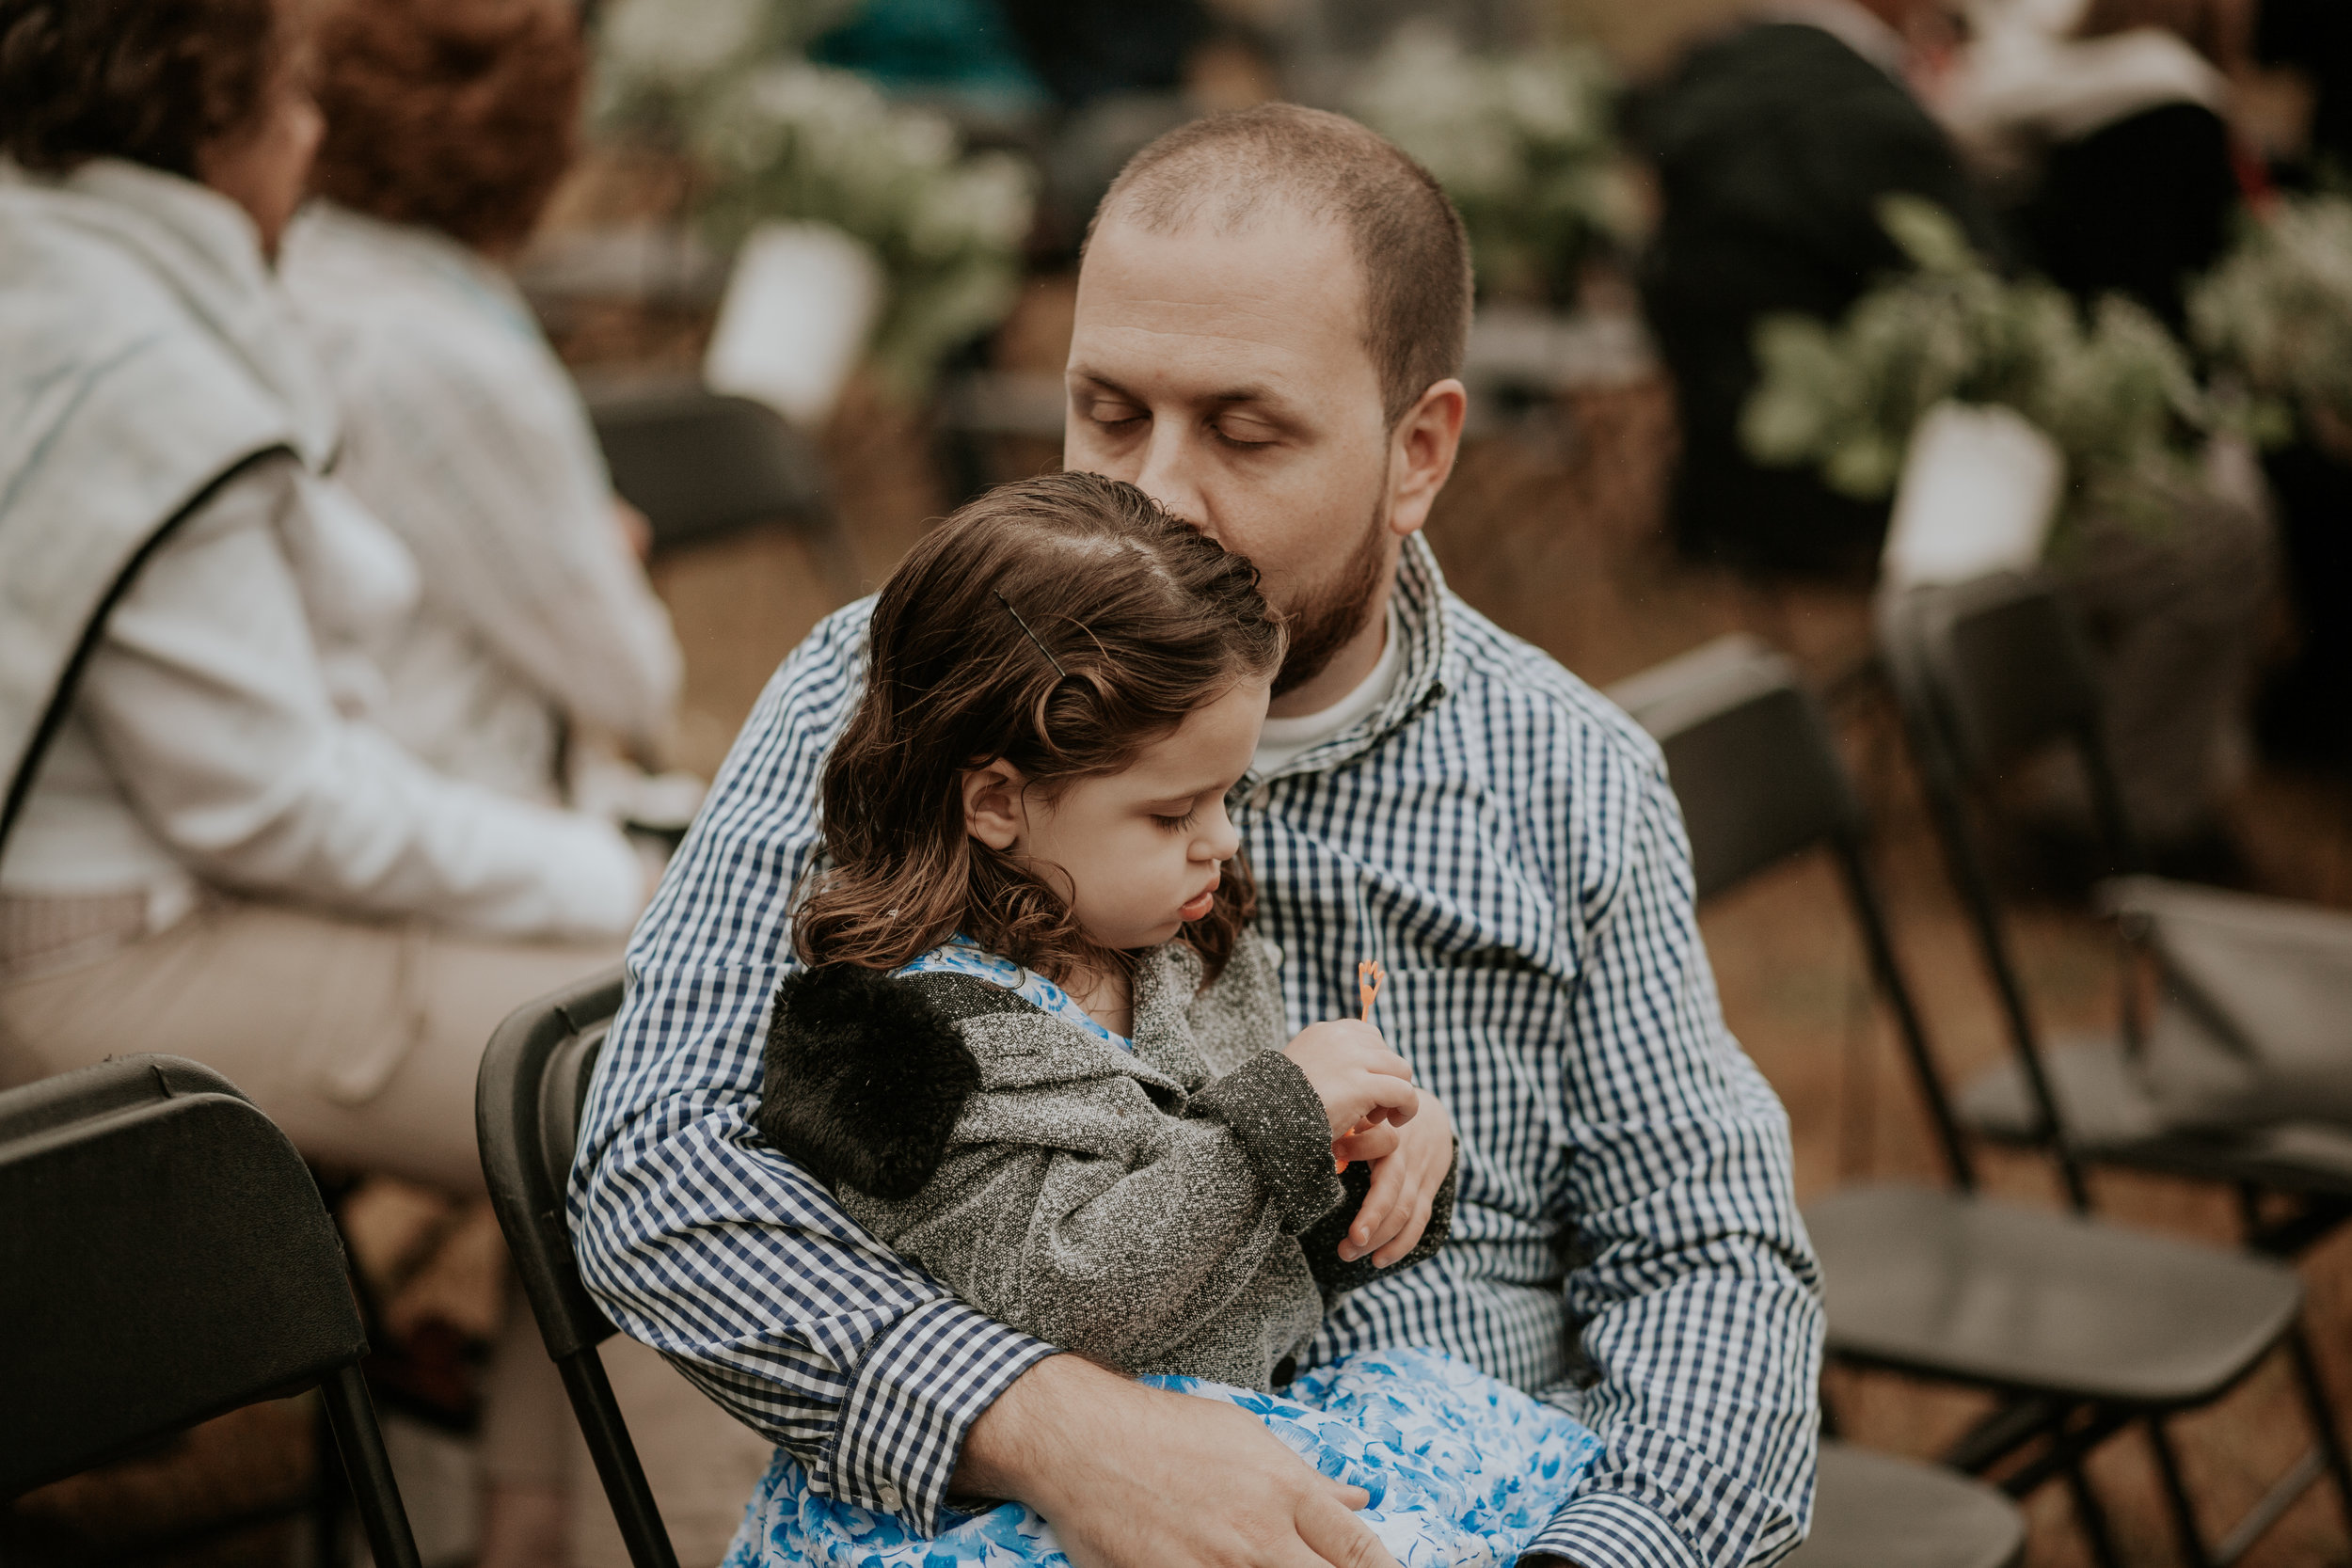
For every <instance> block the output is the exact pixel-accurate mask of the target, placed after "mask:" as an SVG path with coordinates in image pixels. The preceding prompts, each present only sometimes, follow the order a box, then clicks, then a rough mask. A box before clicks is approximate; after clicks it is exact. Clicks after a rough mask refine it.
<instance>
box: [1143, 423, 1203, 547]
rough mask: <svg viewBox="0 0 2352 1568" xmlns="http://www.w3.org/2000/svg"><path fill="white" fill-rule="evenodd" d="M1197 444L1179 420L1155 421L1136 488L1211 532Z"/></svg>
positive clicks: (1188, 520) (1171, 510)
mask: <svg viewBox="0 0 2352 1568" xmlns="http://www.w3.org/2000/svg"><path fill="white" fill-rule="evenodd" d="M1199 467H1200V442H1199V440H1198V439H1197V438H1196V436H1195V434H1194V433H1193V432H1192V431H1191V430H1189V429H1187V428H1186V427H1185V425H1184V421H1183V420H1170V419H1156V420H1152V437H1151V440H1150V442H1149V443H1148V444H1147V445H1146V446H1145V448H1144V451H1143V467H1142V468H1141V469H1140V470H1138V471H1137V472H1136V477H1135V480H1134V483H1135V487H1136V489H1138V490H1140V491H1142V492H1143V493H1144V494H1145V495H1147V496H1149V497H1151V498H1152V499H1153V500H1155V501H1158V502H1159V503H1160V504H1161V505H1162V506H1164V507H1166V508H1168V511H1170V512H1172V513H1174V514H1175V515H1177V516H1179V517H1182V518H1183V519H1184V521H1186V522H1188V523H1191V524H1193V525H1195V526H1196V527H1199V528H1202V529H1207V530H1208V531H1210V532H1212V533H1214V532H1215V531H1216V530H1215V529H1214V528H1212V527H1211V518H1210V516H1209V509H1208V505H1207V498H1206V496H1204V495H1203V494H1202V492H1201V488H1200V474H1199Z"/></svg>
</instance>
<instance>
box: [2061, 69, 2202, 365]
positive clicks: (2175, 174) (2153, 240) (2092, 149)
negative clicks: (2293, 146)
mask: <svg viewBox="0 0 2352 1568" xmlns="http://www.w3.org/2000/svg"><path fill="white" fill-rule="evenodd" d="M2240 199H2241V197H2240V192H2239V188H2238V182H2237V171H2236V169H2235V168H2234V166H2233V165H2232V163H2231V158H2230V133H2229V128H2228V126H2226V125H2225V124H2223V122H2222V119H2221V117H2220V116H2219V115H2217V114H2215V113H2214V112H2213V111H2212V110H2211V109H2208V108H2206V107H2205V106H2204V105H2203V104H2201V103H2164V104H2159V105H2158V106H2157V107H2155V108H2153V109H2143V110H2141V111H2140V112H2139V113H2137V114H2135V115H2129V116H2126V117H2125V118H2123V119H2119V120H2115V121H2113V122H2112V123H2109V124H2106V125H2102V126H2100V127H2099V128H2098V129H2097V130H2095V131H2092V132H2090V134H2088V135H2082V136H2077V137H2075V138H2074V140H2072V141H2063V142H2059V143H2058V144H2056V145H2055V146H2053V147H2052V148H2050V150H2049V151H2048V153H2047V154H2046V156H2045V158H2044V160H2043V163H2042V178H2041V181H2040V182H2039V183H2038V185H2037V186H2036V188H2035V191H2034V194H2033V196H2032V198H2029V199H2028V200H2027V201H2026V204H2025V206H2024V208H2023V209H2022V210H2020V212H2019V213H2018V214H2017V218H2018V230H2019V233H2020V236H2021V237H2022V239H2023V241H2024V245H2025V250H2026V256H2025V261H2026V264H2027V265H2028V266H2029V267H2031V268H2032V269H2034V270H2035V271H2039V272H2042V273H2045V274H2047V275H2048V276H2049V277H2050V279H2051V281H2053V282H2055V283H2057V284H2058V286H2059V287H2060V288H2062V289H2064V290H2066V291H2067V293H2071V294H2073V295H2074V297H2075V298H2076V299H2078V300H2080V301H2082V302H2083V303H2084V304H2085V305H2089V304H2090V302H2091V301H2093V300H2095V299H2096V298H2098V296H2099V295H2101V294H2103V293H2123V294H2128V295H2129V296H2131V297H2132V298H2134V299H2136V300H2137V301H2138V302H2139V303H2140V304H2142V305H2145V306H2146V307H2148V309H2151V310H2153V311H2154V312H2155V313H2156V314H2157V315H2158V316H2159V317H2161V318H2163V321H2164V324H2165V325H2167V326H2169V327H2170V328H2171V329H2172V330H2173V332H2174V333H2175V334H2181V333H2185V330H2186V315H2187V312H2186V310H2185V307H2184V305H2183V293H2184V289H2183V285H2184V284H2185V282H2186V281H2187V280H2188V279H2189V278H2190V277H2193V276H2194V275H2196V274H2198V273H2201V272H2203V271H2205V270H2206V269H2207V268H2208V267H2210V266H2212V265H2213V264H2214V262H2215V261H2218V260H2220V257H2221V252H2222V251H2223V250H2224V249H2225V248H2227V246H2228V245H2229V242H2230V234H2231V225H2232V223H2233V220H2234V218H2235V216H2236V214H2237V210H2238V204H2239V201H2240Z"/></svg>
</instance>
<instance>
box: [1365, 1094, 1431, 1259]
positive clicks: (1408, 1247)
mask: <svg viewBox="0 0 2352 1568" xmlns="http://www.w3.org/2000/svg"><path fill="white" fill-rule="evenodd" d="M1395 1132H1396V1148H1395V1151H1394V1152H1392V1153H1391V1154H1388V1155H1386V1156H1383V1157H1380V1158H1377V1159H1375V1160H1374V1162H1373V1166H1372V1190H1371V1191H1370V1192H1368V1193H1366V1194H1365V1195H1364V1201H1363V1202H1362V1203H1361V1204H1360V1205H1359V1206H1358V1208H1357V1210H1356V1223H1355V1224H1353V1225H1351V1226H1349V1227H1347V1237H1346V1239H1345V1240H1343V1242H1341V1243H1340V1245H1339V1253H1340V1257H1341V1259H1343V1260H1344V1261H1346V1262H1350V1263H1352V1262H1354V1261H1355V1260H1356V1259H1359V1258H1361V1257H1362V1256H1364V1254H1366V1253H1368V1252H1369V1253H1371V1254H1372V1260H1373V1262H1374V1263H1375V1264H1377V1265H1378V1266H1379V1267H1381V1268H1384V1269H1385V1268H1387V1267H1388V1266H1389V1265H1390V1264H1391V1263H1393V1262H1395V1261H1396V1260H1397V1259H1400V1258H1402V1257H1404V1256H1405V1255H1406V1253H1408V1252H1410V1251H1412V1250H1413V1248H1414V1247H1415V1246H1416V1245H1417V1244H1419V1243H1420V1241H1421V1233H1422V1231H1424V1230H1426V1229H1428V1228H1429V1207H1430V1199H1432V1198H1434V1197H1435V1196H1437V1193H1438V1188H1439V1187H1442V1186H1444V1185H1445V1173H1446V1172H1447V1171H1449V1170H1451V1169H1453V1168H1454V1118H1453V1117H1450V1116H1448V1115H1447V1114H1446V1109H1445V1106H1444V1104H1443V1103H1442V1102H1440V1101H1438V1097H1437V1096H1436V1095H1434V1094H1424V1095H1422V1097H1421V1114H1420V1115H1418V1116H1416V1117H1413V1119H1412V1120H1410V1121H1408V1122H1406V1123H1405V1124H1404V1125H1403V1126H1402V1127H1399V1128H1397V1129H1395Z"/></svg>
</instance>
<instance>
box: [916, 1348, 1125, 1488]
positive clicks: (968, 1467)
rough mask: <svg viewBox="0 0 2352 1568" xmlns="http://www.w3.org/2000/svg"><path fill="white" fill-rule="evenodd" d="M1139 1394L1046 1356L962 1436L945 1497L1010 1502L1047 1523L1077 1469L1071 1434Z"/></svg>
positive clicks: (1091, 1368)
mask: <svg viewBox="0 0 2352 1568" xmlns="http://www.w3.org/2000/svg"><path fill="white" fill-rule="evenodd" d="M1141 1392H1142V1390H1141V1389H1140V1388H1138V1387H1137V1386H1136V1385H1135V1384H1133V1383H1131V1382H1129V1381H1128V1380H1127V1379H1125V1378H1123V1377H1120V1375H1119V1374H1118V1373H1116V1372H1111V1371H1105V1370H1104V1369H1102V1368H1101V1367H1098V1366H1096V1365H1094V1364H1093V1363H1092V1362H1090V1361H1089V1360H1087V1359H1086V1358H1085V1357H1083V1356H1077V1355H1071V1354H1052V1355H1048V1356H1046V1357H1045V1358H1044V1359H1043V1360H1041V1361H1039V1362H1037V1363H1036V1364H1035V1365H1034V1366H1031V1367H1030V1368H1029V1369H1028V1370H1025V1371H1024V1372H1023V1373H1022V1374H1021V1375H1020V1376H1019V1377H1017V1378H1015V1379H1013V1381H1012V1382H1011V1384H1010V1385H1009V1386H1007V1387H1006V1388H1005V1389H1004V1391H1003V1392H1002V1393H1000V1394H998V1395H997V1396H996V1398H995V1400H994V1402H992V1403H991V1404H990V1405H989V1407H988V1408H987V1409H986V1410H983V1411H982V1412H980V1414H979V1417H978V1418H977V1419H976V1420H975V1421H973V1423H972V1425H971V1428H970V1429H969V1430H968V1431H967V1432H965V1433H964V1436H963V1448H962V1449H961V1452H960V1453H959V1454H958V1455H957V1458H956V1467H955V1472H954V1474H953V1475H952V1476H950V1477H949V1478H948V1481H947V1489H948V1491H949V1493H950V1494H952V1495H954V1496H957V1497H1009V1498H1012V1499H1013V1500H1015V1501H1017V1502H1025V1503H1027V1504H1028V1505H1029V1506H1030V1507H1031V1508H1034V1509H1036V1510H1037V1511H1038V1512H1039V1513H1044V1514H1046V1516H1047V1517H1049V1518H1050V1517H1052V1515H1051V1513H1048V1512H1047V1510H1048V1507H1049V1504H1050V1503H1051V1501H1052V1496H1051V1495H1052V1493H1053V1491H1054V1487H1055V1482H1056V1481H1057V1479H1059V1478H1063V1477H1066V1476H1067V1475H1069V1473H1070V1472H1071V1471H1072V1470H1073V1468H1074V1467H1075V1466H1073V1465H1072V1464H1071V1463H1070V1460H1071V1457H1072V1456H1071V1454H1070V1451H1069V1450H1070V1448H1071V1445H1072V1443H1073V1430H1072V1429H1073V1426H1074V1425H1077V1424H1081V1423H1083V1422H1084V1421H1085V1420H1086V1418H1088V1417H1089V1416H1090V1415H1092V1414H1094V1413H1097V1412H1100V1411H1102V1410H1104V1408H1105V1407H1107V1406H1111V1405H1115V1404H1116V1403H1118V1402H1120V1400H1121V1398H1122V1397H1123V1396H1126V1395H1129V1394H1139V1393H1141ZM1081 1441H1082V1439H1081Z"/></svg>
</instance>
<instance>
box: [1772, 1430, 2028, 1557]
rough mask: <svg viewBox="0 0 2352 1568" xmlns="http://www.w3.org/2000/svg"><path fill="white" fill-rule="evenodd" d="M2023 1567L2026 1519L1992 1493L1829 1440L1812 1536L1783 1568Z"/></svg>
mask: <svg viewBox="0 0 2352 1568" xmlns="http://www.w3.org/2000/svg"><path fill="white" fill-rule="evenodd" d="M2024 1560H2026V1518H2025V1515H2024V1514H2022V1513H2018V1512H2017V1505H2016V1504H2015V1503H2012V1502H2010V1500H2009V1499H2008V1498H2007V1497H2003V1496H2001V1494H1999V1493H1998V1492H1995V1491H1994V1490H1993V1489H1992V1488H1991V1487H1989V1486H1986V1485H1983V1484H1982V1483H1981V1482H1979V1481H1970V1480H1969V1479H1968V1478H1967V1477H1965V1476H1962V1475H1956V1474H1954V1473H1953V1472H1952V1471H1950V1470H1947V1469H1946V1468H1945V1467H1944V1466H1942V1465H1922V1464H1920V1463H1918V1462H1917V1461H1916V1460H1910V1459H1898V1458H1896V1457H1895V1456H1894V1455H1893V1454H1886V1453H1872V1452H1871V1451H1870V1450H1869V1449H1857V1448H1855V1447H1854V1446H1853V1445H1852V1444H1851V1443H1840V1442H1837V1441H1836V1440H1835V1439H1830V1440H1827V1441H1824V1442H1823V1443H1822V1444H1821V1465H1820V1472H1819V1474H1818V1475H1817V1476H1816V1478H1815V1481H1814V1484H1813V1533H1812V1534H1810V1535H1808V1536H1806V1537H1805V1541H1804V1545H1802V1546H1799V1547H1798V1548H1797V1549H1796V1550H1795V1551H1794V1552H1791V1553H1790V1554H1789V1555H1788V1557H1787V1558H1786V1559H1784V1560H1783V1568H2017V1564H2019V1563H2021V1562H2023V1561H2024Z"/></svg>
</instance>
